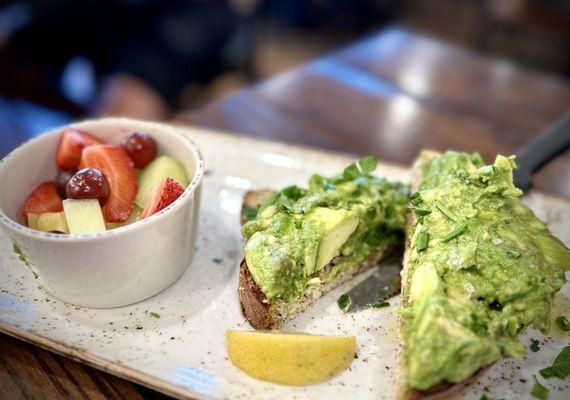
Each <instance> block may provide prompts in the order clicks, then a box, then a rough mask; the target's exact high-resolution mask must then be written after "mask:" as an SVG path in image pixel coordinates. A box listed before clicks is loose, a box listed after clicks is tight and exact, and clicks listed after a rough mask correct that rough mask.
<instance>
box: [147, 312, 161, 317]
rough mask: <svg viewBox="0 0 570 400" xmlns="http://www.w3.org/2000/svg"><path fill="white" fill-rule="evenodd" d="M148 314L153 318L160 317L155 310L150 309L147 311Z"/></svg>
mask: <svg viewBox="0 0 570 400" xmlns="http://www.w3.org/2000/svg"><path fill="white" fill-rule="evenodd" d="M148 314H149V315H150V316H151V317H154V318H156V319H159V318H160V314H159V313H157V312H153V311H151V312H149V313H148Z"/></svg>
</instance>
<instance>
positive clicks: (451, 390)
mask: <svg viewBox="0 0 570 400" xmlns="http://www.w3.org/2000/svg"><path fill="white" fill-rule="evenodd" d="M439 154H440V153H438V152H435V151H423V152H422V154H421V156H420V157H419V158H418V159H416V161H415V162H414V165H413V166H412V174H411V178H410V181H411V193H414V192H415V191H417V190H418V188H419V186H420V182H421V178H422V170H423V167H424V166H425V165H426V164H427V163H428V162H430V161H431V160H433V159H434V158H435V157H437V156H439ZM414 222H415V214H414V213H413V212H411V213H409V214H408V225H407V229H406V232H407V235H406V237H407V239H406V249H405V251H404V260H403V268H402V272H401V275H402V291H401V293H402V299H401V302H402V307H407V306H408V305H409V299H407V298H405V297H404V295H403V293H404V289H405V287H406V285H407V284H408V282H409V278H408V272H409V265H408V257H409V253H410V248H409V247H410V238H411V237H412V233H413V232H412V229H413V226H414ZM403 324H404V320H403V319H402V318H401V317H399V318H398V326H399V329H400V331H401V329H402V325H403ZM399 342H400V345H399V347H398V354H397V369H396V399H397V400H420V399H421V400H428V399H429V400H435V399H447V398H449V397H451V396H453V395H455V394H458V393H459V392H461V391H462V390H463V389H465V388H466V387H467V386H469V385H471V384H473V383H475V382H476V381H477V380H478V379H479V378H480V377H481V375H483V374H484V373H485V372H486V371H487V369H489V367H490V366H488V367H485V368H481V369H480V370H479V371H477V372H476V373H475V374H473V375H471V376H470V377H469V378H467V379H465V380H464V381H462V382H459V383H447V382H443V383H439V384H437V385H435V386H433V387H431V388H430V389H428V390H423V391H420V390H410V389H408V388H406V385H405V368H406V366H405V362H404V351H403V350H404V343H403V340H402V338H400V340H399Z"/></svg>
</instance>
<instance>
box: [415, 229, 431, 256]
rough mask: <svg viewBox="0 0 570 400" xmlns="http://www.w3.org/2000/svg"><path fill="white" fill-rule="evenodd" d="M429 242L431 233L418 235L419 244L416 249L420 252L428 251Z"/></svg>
mask: <svg viewBox="0 0 570 400" xmlns="http://www.w3.org/2000/svg"><path fill="white" fill-rule="evenodd" d="M428 242H429V233H427V232H420V234H419V235H418V244H417V246H416V249H417V250H418V252H419V251H424V250H425V249H427V247H428Z"/></svg>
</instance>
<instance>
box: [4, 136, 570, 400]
mask: <svg viewBox="0 0 570 400" xmlns="http://www.w3.org/2000/svg"><path fill="white" fill-rule="evenodd" d="M187 131H188V135H190V136H191V137H192V139H193V140H195V141H196V142H197V144H198V145H199V146H200V148H201V149H202V152H203V154H204V158H205V160H206V166H207V170H208V173H207V176H206V177H205V179H204V185H203V195H202V205H201V207H202V210H201V217H200V227H199V237H198V242H197V246H198V249H197V253H196V257H195V260H194V262H193V264H192V265H191V266H190V268H189V269H188V270H187V271H186V273H185V274H184V275H183V276H182V278H181V279H180V280H179V281H178V282H176V283H175V284H174V285H172V286H171V287H170V288H168V289H166V290H165V291H164V292H162V293H160V294H159V295H157V296H155V297H153V298H151V299H148V300H146V301H144V302H142V303H139V304H136V305H133V306H129V307H122V308H116V309H111V310H94V309H84V308H79V307H74V306H70V305H67V304H64V303H62V302H60V301H59V300H57V299H55V298H53V297H51V296H50V295H49V294H48V293H46V292H45V291H44V290H43V289H42V288H41V287H40V285H39V282H38V281H37V280H35V279H34V277H33V275H32V273H31V272H30V271H29V270H27V269H26V268H25V267H24V266H23V265H21V264H20V262H19V261H18V259H17V257H16V256H15V255H14V254H13V253H12V244H11V242H10V241H9V240H8V238H7V237H6V236H4V235H3V234H0V330H1V331H3V332H5V333H7V334H10V335H13V336H15V337H18V338H21V339H24V340H27V341H29V342H32V343H35V344H38V345H40V346H42V347H45V348H47V349H50V350H53V351H55V352H58V353H61V354H65V355H67V356H71V357H73V358H75V359H78V360H80V361H82V362H85V363H88V364H90V365H93V366H95V367H97V368H101V369H103V370H105V371H108V372H110V373H112V374H116V375H119V376H122V377H125V378H127V379H130V380H133V381H136V382H138V383H141V384H143V385H146V386H149V387H152V388H154V389H157V390H159V391H162V392H164V393H168V394H170V395H173V396H175V397H179V398H199V399H206V398H214V399H225V398H228V399H236V398H242V399H285V398H294V397H296V398H303V399H334V398H337V399H348V398H356V397H357V398H358V399H390V398H392V397H393V383H394V366H395V349H396V313H395V311H394V308H395V307H394V306H396V305H397V304H398V299H397V298H394V299H392V300H391V301H390V302H391V304H392V306H391V307H389V308H386V309H379V310H367V311H362V312H359V313H354V314H348V315H345V314H343V313H342V312H341V311H340V310H339V308H338V306H337V305H336V300H337V299H338V297H339V296H340V295H341V294H342V293H344V292H345V291H346V290H348V289H349V288H350V287H351V285H353V284H354V283H350V284H347V285H344V286H343V287H340V288H337V289H336V290H335V291H333V292H332V293H330V294H329V295H327V296H326V297H325V298H323V299H321V300H320V301H318V302H317V303H316V304H315V305H314V306H313V307H312V308H311V309H310V310H308V311H307V312H305V313H304V314H302V315H301V316H300V317H298V318H297V319H295V320H294V321H291V322H289V323H288V324H287V325H286V326H285V327H284V330H286V331H303V332H308V333H314V334H324V335H337V334H350V335H355V336H356V338H357V343H358V359H355V360H354V362H353V363H352V365H351V367H350V369H348V370H346V371H344V372H342V373H341V374H340V375H338V376H336V377H335V378H334V379H332V380H330V381H328V382H325V383H322V384H318V385H314V386H308V387H302V388H290V387H285V386H279V385H274V384H268V383H264V382H260V381H257V380H254V379H252V378H250V377H248V376H247V375H245V374H243V373H242V372H240V371H239V370H237V369H236V368H234V367H233V366H232V364H231V363H230V362H229V361H228V358H227V355H226V347H225V332H226V330H227V329H240V330H249V329H251V328H250V326H249V325H248V324H247V322H246V321H245V320H244V318H243V317H242V315H241V312H240V309H239V305H238V299H237V293H236V281H237V273H238V265H239V262H240V260H241V256H242V254H241V235H240V228H239V210H240V206H241V198H242V194H243V193H244V191H246V190H248V189H251V188H265V187H269V188H279V187H282V186H284V185H290V184H303V183H304V182H306V179H307V178H308V177H309V176H310V175H311V174H312V173H315V172H316V173H321V174H325V175H326V174H334V173H337V172H338V171H340V170H341V169H342V168H344V166H346V165H347V164H348V163H349V162H351V161H352V159H351V158H350V157H348V156H344V155H339V154H334V153H327V152H322V151H316V150H309V149H304V148H299V147H292V146H286V145H283V144H277V143H266V142H261V141H257V140H252V139H248V138H243V137H238V136H232V135H224V134H219V133H215V132H211V131H204V130H198V129H188V130H187ZM378 173H379V174H380V175H382V176H386V177H389V178H391V179H398V180H407V179H408V171H407V170H406V169H404V168H401V167H397V166H393V165H387V164H382V165H381V166H380V168H379V171H378ZM525 201H526V202H527V203H528V204H530V205H531V207H532V208H533V209H534V210H535V212H536V213H537V214H538V215H539V217H540V218H542V219H543V220H545V221H546V222H548V224H549V226H550V228H551V229H552V230H553V231H554V233H555V234H556V235H558V236H559V237H560V238H561V239H562V240H563V241H564V242H565V243H566V244H568V243H570V203H569V202H567V201H564V200H561V199H557V198H554V197H549V196H544V195H541V194H538V193H534V194H531V195H529V196H527V197H526V199H525ZM117 251H120V249H117ZM220 259H221V261H220ZM216 261H218V262H216ZM362 278H364V276H361V277H359V279H357V281H359V280H361V279H362ZM563 292H564V293H563V294H559V295H558V297H557V299H556V304H557V307H556V310H555V312H554V314H555V315H560V314H561V313H563V312H566V313H568V310H569V309H570V307H569V304H570V302H569V301H568V297H569V292H570V288H569V285H566V286H565V288H564V290H563ZM150 312H157V313H159V314H160V315H161V317H160V318H159V319H157V318H154V317H152V316H151V315H150ZM554 331H556V329H554V330H553V332H554ZM530 338H537V339H539V340H540V342H541V345H540V347H541V350H540V351H539V352H537V353H529V355H528V357H527V359H526V360H524V361H521V362H519V361H512V360H506V361H503V362H500V363H497V364H496V365H495V366H494V367H493V368H491V370H490V371H489V372H487V373H486V374H485V376H484V377H483V378H482V379H481V380H480V382H479V383H477V384H476V385H473V386H472V387H471V388H469V389H468V390H467V392H466V393H464V397H465V398H468V399H475V400H477V399H479V398H480V396H481V395H482V394H483V393H486V394H487V396H488V397H489V398H490V399H495V398H503V399H521V398H530V395H529V392H530V389H531V388H532V385H533V378H532V375H533V374H535V373H536V372H537V371H538V370H539V369H540V368H543V367H545V366H547V365H549V363H550V362H551V361H552V360H553V358H554V357H555V356H556V355H557V354H558V352H559V351H560V350H561V348H562V347H563V345H564V344H568V343H569V341H570V340H569V336H568V335H562V334H554V336H548V337H544V336H543V335H541V334H540V333H538V332H536V331H534V330H530V331H529V332H527V334H525V335H524V337H523V341H524V342H525V343H529V342H530ZM546 386H547V387H548V388H549V389H550V393H551V396H550V398H551V399H557V398H558V399H562V398H567V395H568V392H567V391H568V390H569V384H568V383H565V382H564V381H561V380H558V379H556V378H554V379H551V380H549V381H546ZM564 391H566V395H565V394H564Z"/></svg>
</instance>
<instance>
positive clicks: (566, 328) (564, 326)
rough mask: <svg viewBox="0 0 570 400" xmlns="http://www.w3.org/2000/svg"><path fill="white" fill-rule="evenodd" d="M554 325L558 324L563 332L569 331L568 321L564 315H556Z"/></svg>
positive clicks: (569, 323) (569, 324)
mask: <svg viewBox="0 0 570 400" xmlns="http://www.w3.org/2000/svg"><path fill="white" fill-rule="evenodd" d="M555 321H556V325H558V327H559V328H560V329H561V330H562V331H564V332H568V331H570V322H569V321H568V318H566V317H565V316H564V315H560V316H559V317H556V320H555Z"/></svg>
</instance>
